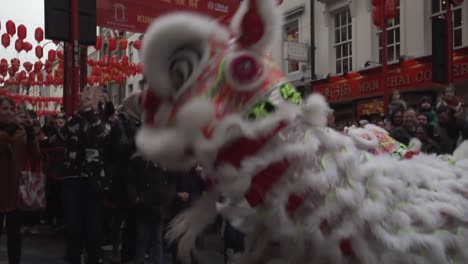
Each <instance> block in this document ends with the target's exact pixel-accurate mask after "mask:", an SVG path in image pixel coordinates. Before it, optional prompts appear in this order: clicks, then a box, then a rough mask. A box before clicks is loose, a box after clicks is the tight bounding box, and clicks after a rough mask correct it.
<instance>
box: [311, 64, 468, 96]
mask: <svg viewBox="0 0 468 264" xmlns="http://www.w3.org/2000/svg"><path fill="white" fill-rule="evenodd" d="M453 75H454V81H462V80H468V56H466V57H461V58H458V59H457V58H456V59H455V61H454V68H453ZM382 81H383V80H382V75H381V73H377V74H373V75H369V76H358V77H356V78H352V79H346V77H344V78H343V79H340V80H337V81H334V82H332V83H326V84H320V85H317V86H314V90H315V91H316V92H318V93H321V94H323V95H324V96H325V97H326V98H327V100H328V101H329V102H337V101H345V100H352V99H358V98H364V97H371V96H379V95H382V94H383V89H382V88H383V85H382ZM385 82H386V88H387V89H388V91H392V90H408V89H417V88H421V87H428V86H431V85H434V83H433V82H432V67H431V63H425V64H416V65H414V66H413V67H409V68H408V69H404V67H403V68H401V67H400V68H397V69H395V70H393V71H390V72H389V73H388V74H387V77H386V78H385Z"/></svg>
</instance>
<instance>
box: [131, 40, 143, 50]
mask: <svg viewBox="0 0 468 264" xmlns="http://www.w3.org/2000/svg"><path fill="white" fill-rule="evenodd" d="M133 47H134V48H135V49H136V50H140V49H141V39H137V40H135V41H134V42H133Z"/></svg>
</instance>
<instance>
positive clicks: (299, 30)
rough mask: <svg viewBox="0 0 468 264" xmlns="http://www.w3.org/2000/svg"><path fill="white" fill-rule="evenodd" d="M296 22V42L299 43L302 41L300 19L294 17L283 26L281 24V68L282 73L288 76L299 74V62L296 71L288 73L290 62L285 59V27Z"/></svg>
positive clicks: (299, 17)
mask: <svg viewBox="0 0 468 264" xmlns="http://www.w3.org/2000/svg"><path fill="white" fill-rule="evenodd" d="M294 22H296V23H297V31H298V35H299V36H298V38H297V39H298V42H301V41H302V31H301V29H302V24H301V22H302V17H301V16H294V17H292V18H290V19H288V20H286V21H284V24H283V28H282V34H281V47H282V53H283V56H282V65H283V66H282V68H283V72H285V73H286V74H288V75H290V74H295V73H300V72H301V62H297V63H298V65H299V66H298V69H297V71H290V70H289V63H290V60H288V59H286V57H287V56H286V55H287V45H286V43H287V42H288V41H287V40H286V39H285V37H286V34H287V33H286V27H287V26H288V25H289V24H292V23H294Z"/></svg>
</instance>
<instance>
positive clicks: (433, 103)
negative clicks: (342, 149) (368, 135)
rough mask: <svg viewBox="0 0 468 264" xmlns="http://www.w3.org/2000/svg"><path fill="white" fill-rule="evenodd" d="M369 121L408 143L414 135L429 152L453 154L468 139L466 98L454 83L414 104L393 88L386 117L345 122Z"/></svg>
mask: <svg viewBox="0 0 468 264" xmlns="http://www.w3.org/2000/svg"><path fill="white" fill-rule="evenodd" d="M369 123H372V124H374V125H377V126H379V127H381V128H383V129H385V130H386V131H387V132H389V134H390V136H391V137H393V138H394V139H396V140H398V141H399V142H401V143H403V144H405V145H408V144H409V142H410V141H411V139H412V138H418V139H419V140H420V141H421V143H422V147H421V151H422V152H423V153H429V154H438V155H443V154H452V153H453V152H454V150H455V149H456V147H457V146H459V145H460V144H461V143H462V142H463V140H467V139H468V116H467V113H465V112H464V102H463V100H462V99H461V98H460V97H458V96H456V94H455V89H454V87H453V86H452V85H449V86H447V87H446V88H445V90H444V93H443V95H442V96H440V97H439V98H435V99H434V98H431V97H428V96H423V97H421V98H420V100H419V102H418V105H417V106H415V107H414V108H413V107H409V106H408V105H407V103H406V102H405V101H404V100H403V99H402V98H401V95H400V93H399V92H398V91H394V92H393V93H392V98H391V100H390V103H389V105H388V114H387V115H386V116H385V117H377V118H373V119H372V120H371V121H369V120H366V119H362V120H360V121H359V122H348V123H347V124H346V126H356V127H363V126H365V125H367V124H369ZM330 126H334V124H330ZM337 129H343V127H341V128H338V127H337Z"/></svg>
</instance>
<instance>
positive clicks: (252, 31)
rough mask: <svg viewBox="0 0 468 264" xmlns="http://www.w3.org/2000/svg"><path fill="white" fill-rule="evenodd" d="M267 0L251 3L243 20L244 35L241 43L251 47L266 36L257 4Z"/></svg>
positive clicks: (253, 0)
mask: <svg viewBox="0 0 468 264" xmlns="http://www.w3.org/2000/svg"><path fill="white" fill-rule="evenodd" d="M258 1H265V0H251V1H249V10H248V11H247V13H246V14H245V16H244V19H243V20H242V24H241V29H242V35H241V37H240V40H239V41H240V42H241V43H242V44H243V45H244V46H246V47H249V46H251V45H254V44H255V43H257V42H258V41H260V39H261V38H262V37H263V35H264V34H265V24H264V22H263V20H262V17H261V16H260V13H259V11H258V7H257V5H258V4H257V2H258Z"/></svg>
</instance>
